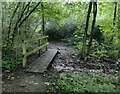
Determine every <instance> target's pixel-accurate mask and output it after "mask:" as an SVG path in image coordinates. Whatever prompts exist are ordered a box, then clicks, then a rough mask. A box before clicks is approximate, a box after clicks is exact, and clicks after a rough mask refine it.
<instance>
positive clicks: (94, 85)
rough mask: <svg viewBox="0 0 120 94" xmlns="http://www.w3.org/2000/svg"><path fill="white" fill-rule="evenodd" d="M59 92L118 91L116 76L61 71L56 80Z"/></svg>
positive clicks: (119, 87)
mask: <svg viewBox="0 0 120 94" xmlns="http://www.w3.org/2000/svg"><path fill="white" fill-rule="evenodd" d="M57 84H58V87H59V88H60V92H62V93H64V92H73V93H77V92H89V93H94V92H120V90H119V89H120V86H118V77H113V76H108V75H104V74H99V73H85V72H69V73H62V74H61V75H60V77H59V79H58V81H57Z"/></svg>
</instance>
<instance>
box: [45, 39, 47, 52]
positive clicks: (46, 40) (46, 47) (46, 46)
mask: <svg viewBox="0 0 120 94" xmlns="http://www.w3.org/2000/svg"><path fill="white" fill-rule="evenodd" d="M45 42H46V43H47V37H46V38H45ZM46 51H47V46H46Z"/></svg>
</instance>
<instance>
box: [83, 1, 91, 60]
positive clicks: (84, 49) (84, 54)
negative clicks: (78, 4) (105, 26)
mask: <svg viewBox="0 0 120 94" xmlns="http://www.w3.org/2000/svg"><path fill="white" fill-rule="evenodd" d="M91 10H92V2H90V4H89V8H88V14H87V19H86V27H85V32H84V37H83V46H82V56H81V59H84V58H85V57H86V39H87V31H88V26H89V18H90V13H91Z"/></svg>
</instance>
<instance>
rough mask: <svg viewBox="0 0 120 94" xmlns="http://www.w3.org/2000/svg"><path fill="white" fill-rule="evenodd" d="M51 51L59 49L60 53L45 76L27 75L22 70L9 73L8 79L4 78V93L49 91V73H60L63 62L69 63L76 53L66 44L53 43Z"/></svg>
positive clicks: (50, 46)
mask: <svg viewBox="0 0 120 94" xmlns="http://www.w3.org/2000/svg"><path fill="white" fill-rule="evenodd" d="M49 48H50V49H53V48H55V49H58V51H59V52H60V53H59V54H58V55H57V56H56V57H55V59H54V60H53V62H52V64H51V65H50V67H49V70H48V72H47V73H44V74H33V73H25V72H24V71H23V70H22V69H21V70H16V71H15V72H14V73H9V72H8V73H7V74H6V75H8V77H7V78H4V76H3V78H4V79H3V84H2V87H3V89H2V90H3V92H42V91H46V92H47V91H48V88H49V84H50V82H49V81H50V80H49V75H48V74H49V73H54V71H56V69H58V71H59V70H60V69H61V68H60V65H61V64H62V63H61V62H64V64H65V62H69V60H71V59H70V55H71V54H74V51H73V49H72V48H71V47H68V46H66V45H65V44H64V43H60V42H59V43H58V42H51V43H50V45H49Z"/></svg>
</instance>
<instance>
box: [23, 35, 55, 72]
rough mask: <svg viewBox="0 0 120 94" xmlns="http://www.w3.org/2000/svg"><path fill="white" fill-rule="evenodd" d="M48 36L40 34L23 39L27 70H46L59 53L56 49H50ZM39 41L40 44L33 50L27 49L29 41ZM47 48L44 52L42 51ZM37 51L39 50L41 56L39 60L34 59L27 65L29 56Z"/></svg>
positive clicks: (24, 65) (24, 63)
mask: <svg viewBox="0 0 120 94" xmlns="http://www.w3.org/2000/svg"><path fill="white" fill-rule="evenodd" d="M47 38H48V36H39V37H37V38H33V39H29V40H27V39H26V40H24V41H23V67H24V68H25V70H24V71H25V72H37V73H43V72H44V71H46V69H47V67H48V65H49V64H50V62H51V61H52V60H53V58H54V57H55V55H56V54H57V50H56V49H48V44H49V43H48V41H47ZM34 41H38V46H37V47H36V48H35V49H32V50H31V51H27V49H28V48H27V44H28V43H29V42H34ZM43 49H45V51H44V53H41V51H42V50H43ZM35 52H39V57H38V58H37V60H35V61H33V62H32V63H31V64H29V65H27V57H28V56H29V55H31V54H33V53H35Z"/></svg>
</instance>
